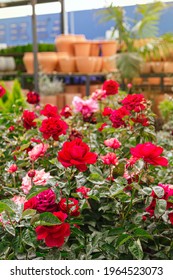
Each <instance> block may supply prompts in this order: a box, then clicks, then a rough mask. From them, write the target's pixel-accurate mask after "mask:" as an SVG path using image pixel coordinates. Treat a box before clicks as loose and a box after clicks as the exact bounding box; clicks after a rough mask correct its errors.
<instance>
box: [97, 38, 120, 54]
mask: <svg viewBox="0 0 173 280" xmlns="http://www.w3.org/2000/svg"><path fill="white" fill-rule="evenodd" d="M100 46H101V52H102V56H112V55H114V54H115V53H116V51H117V42H116V41H111V40H107V41H106V40H105V41H101V42H100Z"/></svg>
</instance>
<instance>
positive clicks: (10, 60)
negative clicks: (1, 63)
mask: <svg viewBox="0 0 173 280" xmlns="http://www.w3.org/2000/svg"><path fill="white" fill-rule="evenodd" d="M5 64H6V69H5V70H6V71H14V70H15V69H16V62H15V59H14V57H13V56H8V57H6V58H5Z"/></svg>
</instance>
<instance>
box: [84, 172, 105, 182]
mask: <svg viewBox="0 0 173 280" xmlns="http://www.w3.org/2000/svg"><path fill="white" fill-rule="evenodd" d="M88 180H89V181H90V182H92V183H94V184H98V185H103V184H105V182H104V178H103V177H102V176H100V175H99V174H98V173H92V174H90V176H89V177H88Z"/></svg>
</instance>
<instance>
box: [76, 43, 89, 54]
mask: <svg viewBox="0 0 173 280" xmlns="http://www.w3.org/2000/svg"><path fill="white" fill-rule="evenodd" d="M90 49H91V43H90V41H78V42H75V43H74V54H75V56H89V55H90Z"/></svg>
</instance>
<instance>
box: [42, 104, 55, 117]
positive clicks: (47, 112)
mask: <svg viewBox="0 0 173 280" xmlns="http://www.w3.org/2000/svg"><path fill="white" fill-rule="evenodd" d="M40 114H41V115H44V116H46V117H48V118H50V117H55V118H56V117H58V116H59V114H58V107H57V106H52V105H50V104H46V105H45V107H44V109H43V110H41V111H40Z"/></svg>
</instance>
